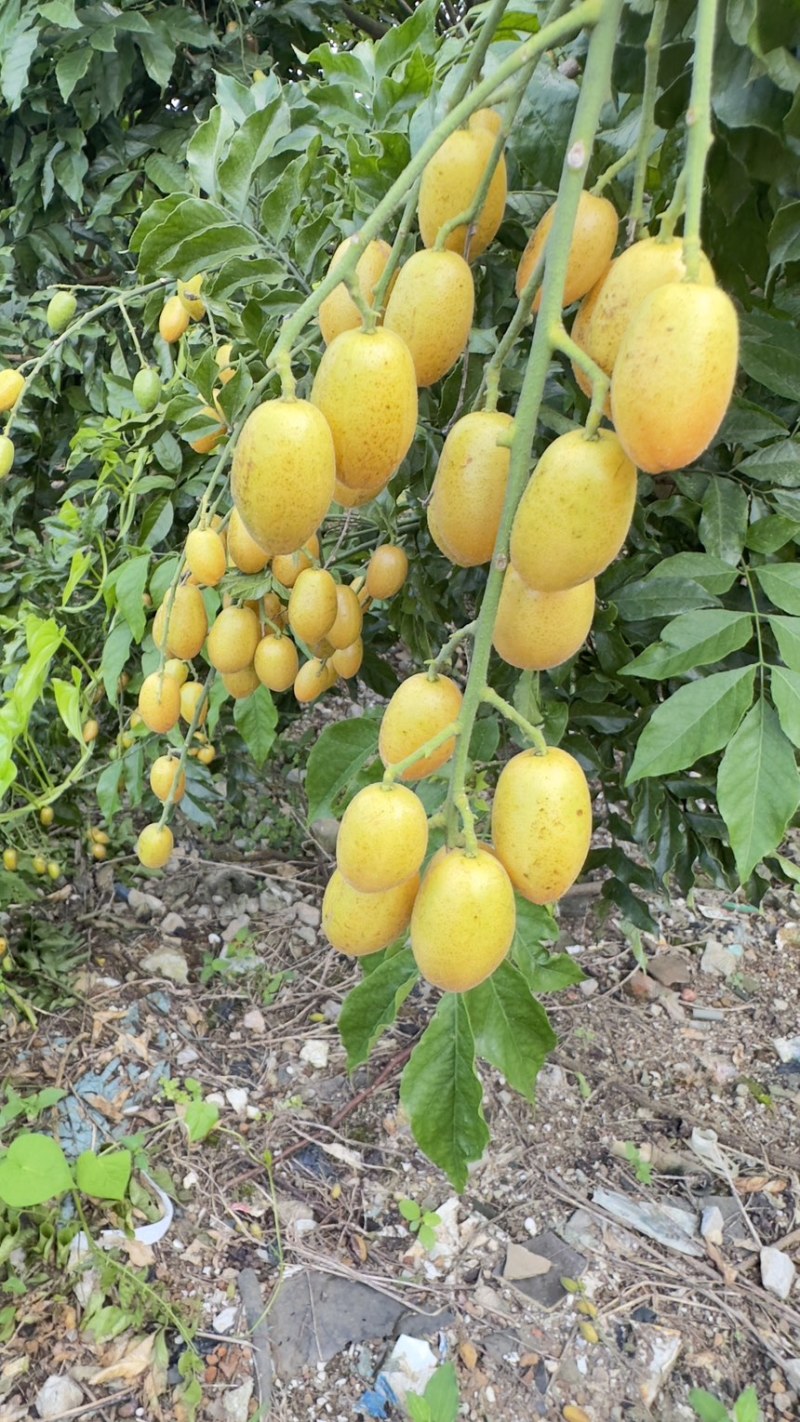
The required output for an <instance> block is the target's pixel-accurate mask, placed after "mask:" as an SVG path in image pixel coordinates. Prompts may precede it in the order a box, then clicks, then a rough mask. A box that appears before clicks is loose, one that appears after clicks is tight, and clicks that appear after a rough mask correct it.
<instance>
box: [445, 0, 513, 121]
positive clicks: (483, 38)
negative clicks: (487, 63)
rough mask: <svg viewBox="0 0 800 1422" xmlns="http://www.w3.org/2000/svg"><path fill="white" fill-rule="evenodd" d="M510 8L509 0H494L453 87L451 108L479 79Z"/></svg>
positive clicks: (458, 102)
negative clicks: (490, 47) (493, 41)
mask: <svg viewBox="0 0 800 1422" xmlns="http://www.w3.org/2000/svg"><path fill="white" fill-rule="evenodd" d="M507 9H508V0H493V4H492V6H491V8H490V10H489V13H488V14H487V16H486V19H485V20H484V22H483V24H482V25H481V28H480V33H479V35H478V38H477V39H476V41H475V44H474V46H473V49H472V53H471V54H470V57H469V59H468V60H467V62H466V64H465V65H464V68H463V69H462V70H461V73H460V74H459V76H458V80H457V82H456V84H455V85H454V88H453V93H452V96H451V98H450V108H451V110H452V109H454V108H456V107H457V105H458V104H460V103H461V100H462V99H463V98H464V97H465V96H466V94H467V93H468V92H469V87H470V84H472V82H473V80H475V79H477V77H478V75H479V74H480V72H481V69H482V68H483V61H484V59H485V58H486V55H487V53H488V50H489V45H490V44H491V42H492V40H493V39H494V36H495V31H496V30H497V28H498V26H499V25H500V22H501V20H502V18H503V15H504V14H505V12H506V10H507Z"/></svg>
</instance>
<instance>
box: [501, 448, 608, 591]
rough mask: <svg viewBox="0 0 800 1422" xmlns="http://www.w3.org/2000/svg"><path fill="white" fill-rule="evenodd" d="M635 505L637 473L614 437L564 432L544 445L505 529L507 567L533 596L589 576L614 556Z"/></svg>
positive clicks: (572, 584) (599, 569) (572, 583)
mask: <svg viewBox="0 0 800 1422" xmlns="http://www.w3.org/2000/svg"><path fill="white" fill-rule="evenodd" d="M635 502H636V470H635V469H634V467H633V465H632V464H631V461H630V460H629V459H628V457H627V455H626V454H625V451H624V450H623V448H622V445H621V444H620V442H619V440H618V439H617V436H616V435H615V434H614V433H613V431H611V430H599V431H598V434H597V437H596V438H594V439H585V438H584V433H583V430H571V431H570V432H569V434H565V435H561V436H559V438H558V439H556V440H554V441H553V443H552V444H551V445H548V447H547V449H546V450H545V452H544V454H543V455H542V457H541V459H540V460H539V463H538V464H537V466H536V468H535V470H534V472H533V475H532V477H531V479H530V481H529V483H528V486H527V488H526V489H525V492H524V493H523V495H522V498H521V499H520V501H519V505H518V507H517V512H516V514H515V516H514V523H513V525H512V528H511V562H512V563H513V565H514V567H515V568H516V570H517V572H518V573H519V575H520V577H521V578H522V581H523V582H524V583H527V584H528V587H530V588H536V589H537V591H539V592H563V591H564V589H565V588H574V587H577V586H578V584H579V583H585V582H588V580H589V579H590V578H596V577H597V576H598V574H599V573H602V571H603V569H604V568H607V567H608V565H609V563H611V562H612V561H613V559H614V558H616V556H617V554H618V553H619V551H620V548H621V547H622V545H623V543H624V542H625V539H626V537H627V534H628V529H629V528H630V525H631V519H632V518H633V507H634V504H635Z"/></svg>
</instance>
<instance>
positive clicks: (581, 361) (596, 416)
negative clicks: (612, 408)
mask: <svg viewBox="0 0 800 1422" xmlns="http://www.w3.org/2000/svg"><path fill="white" fill-rule="evenodd" d="M550 340H551V342H552V346H553V349H554V350H556V351H561V353H562V355H565V356H566V357H567V359H568V360H571V361H574V363H575V365H578V366H580V368H581V370H582V371H584V372H585V374H586V375H588V377H589V379H590V380H591V382H592V403H591V405H590V406H589V413H588V415H587V417H586V427H585V429H586V438H587V439H593V438H594V436H595V435H596V434H597V427H598V425H599V424H600V421H601V419H602V418H603V410H604V408H605V403H606V398H607V396H608V391H609V388H610V386H611V381H610V380H609V378H608V376H607V375H606V373H605V371H604V370H603V369H602V367H601V366H599V365H598V364H597V362H596V361H594V360H592V357H591V356H590V355H587V353H586V351H585V350H583V348H582V347H581V346H579V345H578V343H577V341H573V339H572V337H571V336H568V335H567V333H566V331H565V330H564V326H563V323H562V321H561V320H560V319H559V320H558V321H557V322H556V324H555V326H554V327H553V330H552V331H551V332H550Z"/></svg>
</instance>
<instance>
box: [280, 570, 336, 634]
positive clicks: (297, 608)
mask: <svg viewBox="0 0 800 1422" xmlns="http://www.w3.org/2000/svg"><path fill="white" fill-rule="evenodd" d="M337 610H338V601H337V588H336V583H335V582H334V581H333V578H332V577H331V575H330V573H329V572H327V571H326V570H325V569H324V568H305V569H304V570H303V572H302V573H300V575H299V577H298V579H297V582H296V583H295V585H294V587H293V588H292V591H291V593H290V595H289V626H290V627H291V629H292V632H293V633H294V635H295V637H299V639H300V641H301V642H305V643H306V644H307V645H309V646H313V645H314V643H316V642H319V641H320V639H321V638H322V637H325V636H327V634H328V632H329V631H330V629H331V627H332V626H333V624H334V622H335V621H336V614H337Z"/></svg>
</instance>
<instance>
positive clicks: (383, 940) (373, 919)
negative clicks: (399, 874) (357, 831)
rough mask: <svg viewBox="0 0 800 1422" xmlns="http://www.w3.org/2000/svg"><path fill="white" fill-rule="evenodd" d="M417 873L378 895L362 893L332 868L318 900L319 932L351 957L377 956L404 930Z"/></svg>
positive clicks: (408, 917) (415, 885) (414, 896)
mask: <svg viewBox="0 0 800 1422" xmlns="http://www.w3.org/2000/svg"><path fill="white" fill-rule="evenodd" d="M418 889H419V874H414V875H413V876H412V878H410V879H406V881H405V883H404V884H398V885H397V887H396V888H394V889H387V890H386V892H385V893H382V894H362V893H359V891H358V889H354V888H353V887H352V885H351V884H348V882H347V880H346V879H345V877H344V875H343V874H341V873H340V872H339V870H338V869H334V871H333V873H332V875H331V877H330V879H329V880H328V887H327V888H326V890H325V896H324V898H323V900H322V931H323V933H324V934H325V936H326V938H327V939H328V942H329V943H330V944H331V945H332V947H334V948H337V949H338V951H339V952H340V953H348V954H349V955H350V956H351V957H354V958H364V957H366V956H367V954H368V953H379V952H380V950H381V948H387V947H388V946H389V944H390V943H394V942H395V941H396V940H397V939H398V938H400V937H401V935H402V934H404V933H405V931H406V929H407V928H408V924H409V920H410V918H411V910H412V907H413V905H414V899H415V898H416V896H417V891H418Z"/></svg>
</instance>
